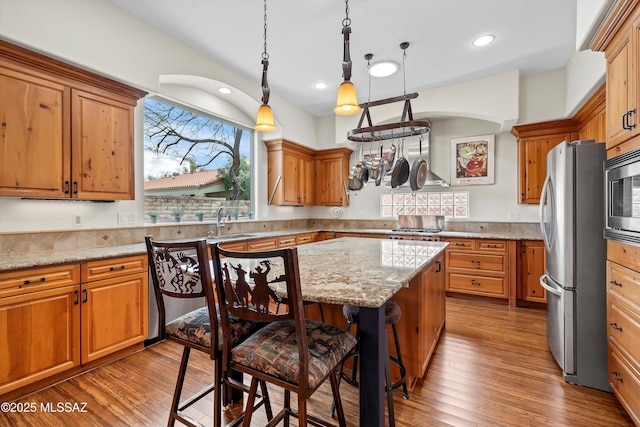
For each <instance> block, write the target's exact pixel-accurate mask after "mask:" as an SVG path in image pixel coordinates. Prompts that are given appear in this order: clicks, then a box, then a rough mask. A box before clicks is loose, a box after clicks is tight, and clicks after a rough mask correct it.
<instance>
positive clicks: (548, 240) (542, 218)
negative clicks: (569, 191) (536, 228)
mask: <svg viewBox="0 0 640 427" xmlns="http://www.w3.org/2000/svg"><path fill="white" fill-rule="evenodd" d="M550 185H551V179H550V175H549V174H547V176H546V177H545V179H544V184H543V185H542V192H541V194H540V204H539V206H538V207H539V209H540V215H539V216H540V232H541V233H542V240H543V241H544V245H545V246H546V247H547V249H550V248H551V236H547V232H546V227H545V224H546V218H545V216H544V206H545V200H546V199H547V194H548V193H549V186H550ZM549 194H550V193H549ZM549 197H552V196H551V195H550V196H549ZM549 203H553V201H552V200H549Z"/></svg>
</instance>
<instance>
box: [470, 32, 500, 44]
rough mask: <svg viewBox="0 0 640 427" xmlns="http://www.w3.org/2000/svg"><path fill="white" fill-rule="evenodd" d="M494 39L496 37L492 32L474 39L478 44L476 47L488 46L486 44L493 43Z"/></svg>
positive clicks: (474, 42)
mask: <svg viewBox="0 0 640 427" xmlns="http://www.w3.org/2000/svg"><path fill="white" fill-rule="evenodd" d="M494 40H495V37H494V36H492V35H491V34H488V35H485V36H480V37H477V38H476V39H475V40H474V41H473V45H474V46H476V47H480V46H486V45H488V44H489V43H491V42H492V41H494Z"/></svg>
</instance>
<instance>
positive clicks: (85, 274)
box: [82, 255, 147, 282]
mask: <svg viewBox="0 0 640 427" xmlns="http://www.w3.org/2000/svg"><path fill="white" fill-rule="evenodd" d="M146 271H147V257H146V255H137V256H131V257H125V258H111V259H104V260H100V261H91V262H87V263H85V264H82V281H83V282H93V281H94V280H102V279H108V278H110V277H118V276H123V275H126V274H134V273H142V272H146Z"/></svg>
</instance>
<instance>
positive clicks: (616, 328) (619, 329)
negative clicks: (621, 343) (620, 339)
mask: <svg viewBox="0 0 640 427" xmlns="http://www.w3.org/2000/svg"><path fill="white" fill-rule="evenodd" d="M609 326H611V327H612V328H613V329H615V330H616V331H620V332H622V327H620V326H618V324H617V323H616V322H613V323H609Z"/></svg>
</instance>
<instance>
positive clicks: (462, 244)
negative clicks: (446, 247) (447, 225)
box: [456, 242, 467, 246]
mask: <svg viewBox="0 0 640 427" xmlns="http://www.w3.org/2000/svg"><path fill="white" fill-rule="evenodd" d="M456 246H467V244H466V243H460V242H456Z"/></svg>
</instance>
